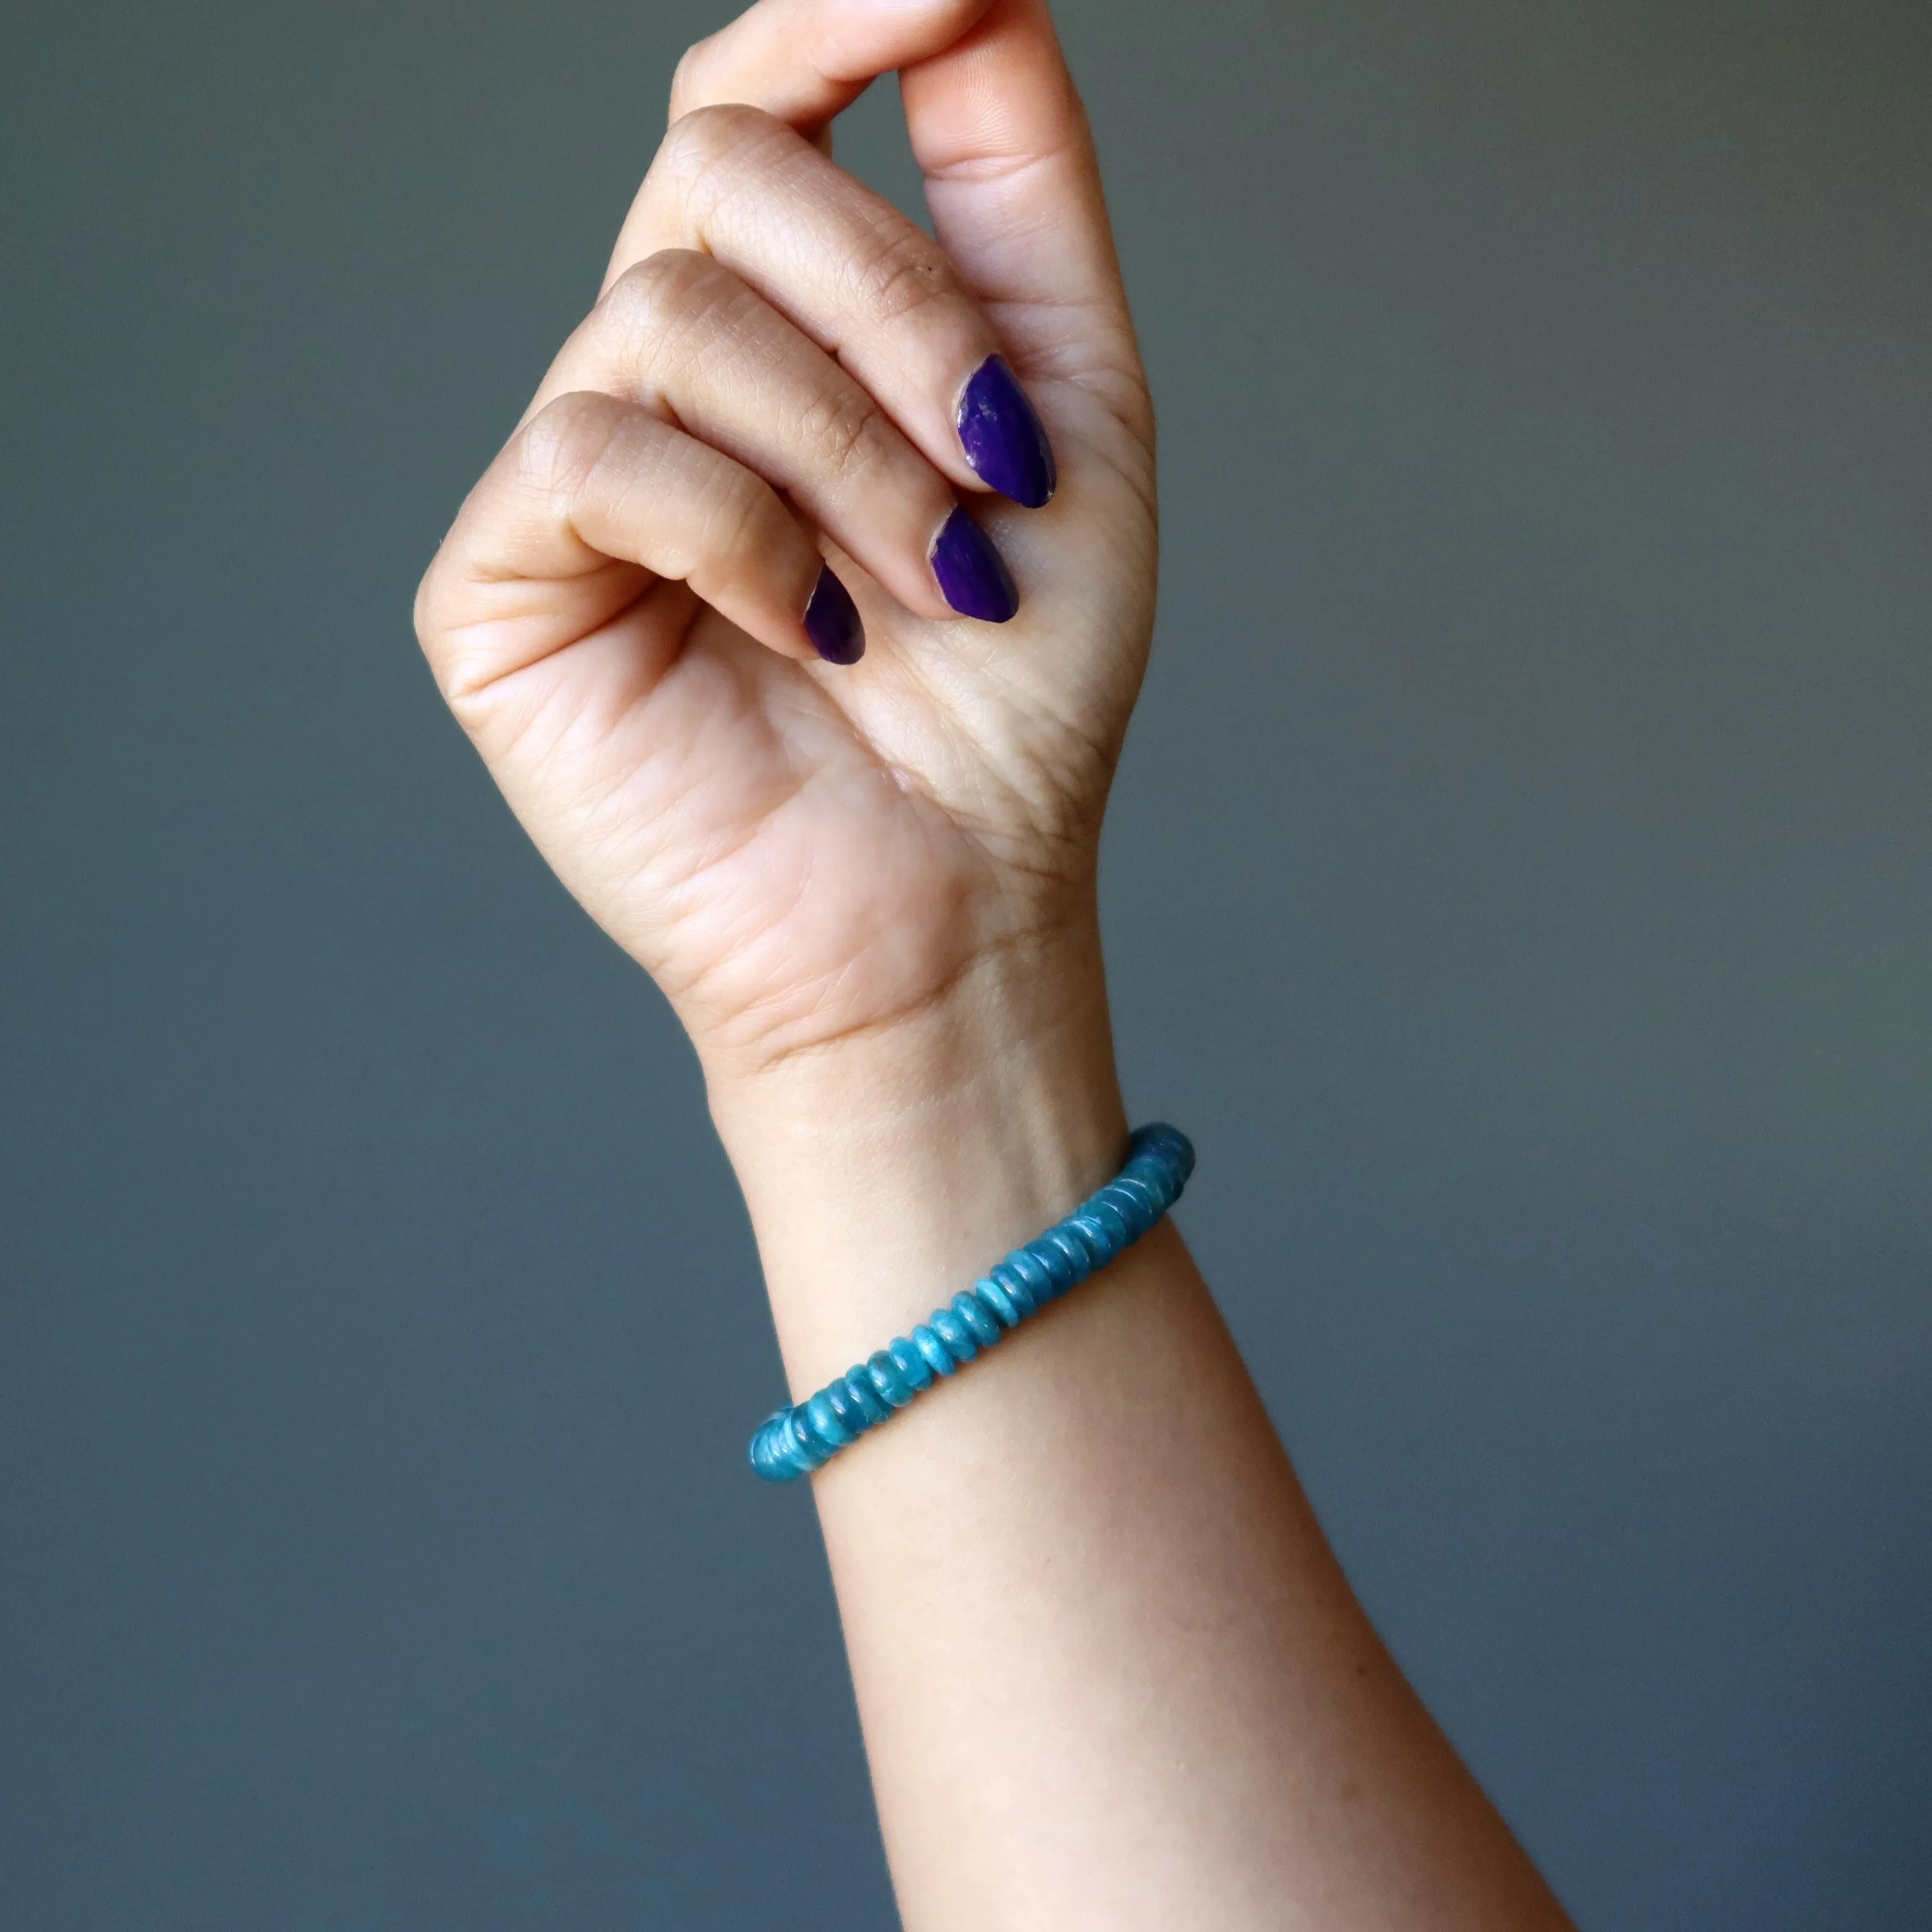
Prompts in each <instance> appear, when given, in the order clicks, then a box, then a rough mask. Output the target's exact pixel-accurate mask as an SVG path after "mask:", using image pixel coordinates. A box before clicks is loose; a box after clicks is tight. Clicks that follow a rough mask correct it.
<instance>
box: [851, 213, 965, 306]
mask: <svg viewBox="0 0 1932 1932" xmlns="http://www.w3.org/2000/svg"><path fill="white" fill-rule="evenodd" d="M850 272H851V275H852V278H853V284H854V288H853V293H854V294H855V295H856V296H857V297H858V299H859V301H860V302H862V303H863V304H864V305H865V308H866V309H867V311H869V312H870V313H871V314H874V315H877V316H878V317H881V318H882V319H883V320H886V321H887V322H897V321H899V320H902V319H903V318H904V317H907V316H909V315H913V314H917V313H918V312H919V311H920V310H921V309H923V308H929V307H930V306H931V305H932V304H933V303H935V302H945V301H947V300H950V299H951V298H952V296H953V295H954V293H956V291H955V289H954V287H953V275H952V271H951V270H950V269H948V268H947V266H946V260H945V257H944V256H942V255H941V254H940V252H939V251H938V249H937V248H935V247H934V246H933V245H932V242H929V240H927V239H926V236H924V235H922V234H921V233H920V232H919V230H918V229H916V228H912V227H910V224H908V229H907V232H906V233H889V234H882V235H880V237H879V239H878V245H877V247H876V248H871V249H868V250H867V251H865V253H864V254H862V255H860V256H859V257H856V259H855V260H854V261H853V264H852V267H851V271H850Z"/></svg>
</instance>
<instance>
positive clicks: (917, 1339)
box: [912, 1322, 959, 1376]
mask: <svg viewBox="0 0 1932 1932" xmlns="http://www.w3.org/2000/svg"><path fill="white" fill-rule="evenodd" d="M912 1340H913V1347H914V1348H916V1349H918V1351H919V1353H920V1354H921V1355H923V1356H924V1357H925V1358H926V1361H928V1362H929V1363H930V1364H932V1369H933V1371H934V1373H935V1374H938V1375H942V1376H950V1374H952V1373H953V1370H955V1369H956V1368H957V1367H959V1364H958V1363H957V1362H956V1361H954V1360H953V1352H952V1350H951V1349H949V1348H947V1346H946V1344H945V1343H944V1342H942V1341H941V1340H940V1339H939V1337H938V1336H937V1335H935V1334H934V1333H933V1332H932V1328H931V1326H930V1325H929V1324H928V1323H926V1322H921V1323H920V1324H919V1326H918V1327H917V1328H915V1329H914V1330H913V1331H912Z"/></svg>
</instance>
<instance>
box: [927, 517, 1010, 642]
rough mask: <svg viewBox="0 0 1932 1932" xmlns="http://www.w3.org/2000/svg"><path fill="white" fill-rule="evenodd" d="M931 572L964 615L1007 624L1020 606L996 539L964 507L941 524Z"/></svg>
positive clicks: (951, 602) (934, 544)
mask: <svg viewBox="0 0 1932 1932" xmlns="http://www.w3.org/2000/svg"><path fill="white" fill-rule="evenodd" d="M932 574H933V575H934V576H935V577H937V578H938V580H939V587H940V589H941V591H942V592H944V595H945V598H946V601H947V603H949V604H951V605H952V606H953V609H954V610H957V611H958V612H959V614H960V616H962V617H980V618H983V619H985V620H986V622H988V623H989V624H1004V622H1006V621H1007V619H1008V618H1009V617H1010V616H1012V615H1013V613H1014V612H1015V611H1016V610H1018V609H1019V607H1020V593H1019V589H1018V588H1017V586H1016V585H1015V584H1014V582H1013V572H1012V571H1010V570H1009V569H1008V568H1007V560H1006V559H1005V558H1004V557H1003V556H1001V554H1000V553H999V552H998V550H995V548H994V547H993V540H992V538H991V537H989V535H987V534H986V532H985V531H984V530H983V529H980V526H979V525H978V524H977V523H975V522H974V520H973V519H972V518H971V517H969V516H968V514H966V512H965V510H964V509H956V510H955V511H953V514H952V515H951V516H950V517H947V520H946V521H945V522H944V523H943V524H941V526H940V531H939V535H938V538H935V541H934V543H933V546H932Z"/></svg>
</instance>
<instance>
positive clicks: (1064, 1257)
mask: <svg viewBox="0 0 1932 1932" xmlns="http://www.w3.org/2000/svg"><path fill="white" fill-rule="evenodd" d="M1034 1247H1044V1248H1053V1249H1055V1250H1058V1253H1059V1255H1060V1265H1061V1269H1062V1270H1063V1271H1064V1273H1065V1274H1066V1277H1067V1286H1068V1287H1069V1288H1071V1287H1072V1286H1073V1284H1074V1283H1076V1282H1079V1281H1085V1280H1086V1279H1087V1277H1088V1276H1089V1275H1090V1274H1092V1273H1093V1272H1094V1262H1093V1258H1092V1257H1091V1256H1090V1255H1089V1254H1088V1252H1087V1244H1086V1243H1085V1241H1082V1239H1081V1238H1080V1237H1079V1235H1078V1234H1077V1233H1076V1232H1075V1231H1074V1229H1073V1228H1071V1227H1070V1226H1068V1224H1067V1223H1066V1222H1064V1221H1062V1222H1061V1223H1060V1224H1059V1226H1058V1227H1053V1228H1049V1229H1047V1231H1046V1233H1045V1234H1043V1235H1041V1236H1040V1239H1039V1240H1038V1241H1036V1242H1035V1243H1034Z"/></svg>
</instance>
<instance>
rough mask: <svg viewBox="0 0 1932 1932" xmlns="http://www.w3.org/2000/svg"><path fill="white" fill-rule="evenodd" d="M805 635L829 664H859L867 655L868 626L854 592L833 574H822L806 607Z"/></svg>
mask: <svg viewBox="0 0 1932 1932" xmlns="http://www.w3.org/2000/svg"><path fill="white" fill-rule="evenodd" d="M805 635H806V636H807V637H809V638H810V639H811V647H812V649H814V650H815V651H816V652H817V653H818V655H820V657H822V658H823V659H824V660H825V661H826V663H827V664H856V663H857V662H858V661H859V659H860V658H862V657H863V656H864V655H865V625H863V624H862V623H860V622H859V607H858V605H857V604H855V603H853V601H852V593H851V592H850V591H849V590H847V589H846V588H845V586H844V584H842V583H840V582H839V581H838V578H837V577H834V576H833V575H832V571H831V569H830V568H829V566H828V567H827V568H825V569H823V570H821V571H820V572H819V573H818V581H817V583H816V584H814V586H812V592H811V602H810V603H809V604H807V605H806V606H805Z"/></svg>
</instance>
